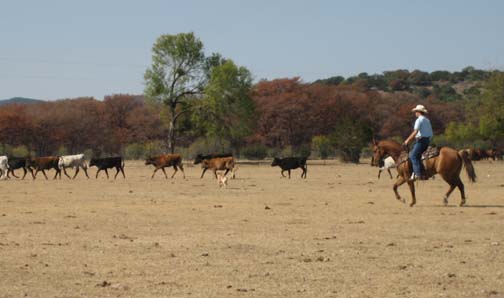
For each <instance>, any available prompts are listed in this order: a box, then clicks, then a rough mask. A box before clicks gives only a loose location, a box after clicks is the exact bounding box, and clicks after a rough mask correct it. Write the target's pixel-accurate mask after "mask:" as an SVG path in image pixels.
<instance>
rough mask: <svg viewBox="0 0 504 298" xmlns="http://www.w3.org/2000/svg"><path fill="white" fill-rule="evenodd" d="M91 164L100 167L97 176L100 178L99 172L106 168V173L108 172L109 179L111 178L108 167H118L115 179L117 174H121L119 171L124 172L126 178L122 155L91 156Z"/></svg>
mask: <svg viewBox="0 0 504 298" xmlns="http://www.w3.org/2000/svg"><path fill="white" fill-rule="evenodd" d="M89 166H90V167H92V166H96V167H97V168H98V171H96V178H97V179H98V173H100V171H101V170H105V174H107V179H109V174H108V171H107V169H112V168H115V169H116V171H117V172H116V174H115V176H114V179H116V178H117V175H118V174H119V171H120V172H121V173H122V175H123V177H124V178H126V175H124V160H123V158H122V157H121V156H116V157H105V158H91V160H90V161H89Z"/></svg>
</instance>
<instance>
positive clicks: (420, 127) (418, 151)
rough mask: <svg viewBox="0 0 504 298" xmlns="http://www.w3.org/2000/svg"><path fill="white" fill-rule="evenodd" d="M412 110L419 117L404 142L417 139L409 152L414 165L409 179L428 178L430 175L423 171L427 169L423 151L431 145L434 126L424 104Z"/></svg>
mask: <svg viewBox="0 0 504 298" xmlns="http://www.w3.org/2000/svg"><path fill="white" fill-rule="evenodd" d="M411 111H412V112H414V113H415V116H416V117H417V119H416V121H415V125H414V126H413V132H412V133H411V134H410V135H409V137H408V138H407V139H406V140H405V141H404V143H403V144H404V145H405V146H407V145H408V144H409V143H410V142H411V141H412V140H413V139H415V140H416V143H415V144H414V145H413V149H412V150H411V152H410V154H409V158H410V160H411V164H412V166H413V173H412V174H411V177H410V178H409V180H410V181H415V180H427V179H428V177H427V176H426V175H425V173H423V172H425V171H424V169H423V165H422V153H424V152H425V150H427V148H428V147H429V143H430V140H431V138H432V136H433V133H432V126H431V123H430V120H429V119H428V118H427V117H425V114H427V109H426V108H425V107H424V106H423V105H417V106H416V107H415V108H414V109H412V110H411Z"/></svg>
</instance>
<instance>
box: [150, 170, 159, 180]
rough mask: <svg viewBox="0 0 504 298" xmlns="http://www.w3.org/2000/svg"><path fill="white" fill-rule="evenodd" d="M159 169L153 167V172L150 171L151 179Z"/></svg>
mask: <svg viewBox="0 0 504 298" xmlns="http://www.w3.org/2000/svg"><path fill="white" fill-rule="evenodd" d="M158 170H159V168H155V169H154V173H152V176H151V179H152V178H154V175H156V172H157V171H158Z"/></svg>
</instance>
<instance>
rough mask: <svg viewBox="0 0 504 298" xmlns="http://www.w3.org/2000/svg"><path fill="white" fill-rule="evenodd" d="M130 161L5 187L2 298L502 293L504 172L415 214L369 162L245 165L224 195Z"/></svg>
mask: <svg viewBox="0 0 504 298" xmlns="http://www.w3.org/2000/svg"><path fill="white" fill-rule="evenodd" d="M125 164H126V169H125V171H127V172H128V173H129V174H128V177H127V178H126V179H117V180H112V179H110V180H107V179H106V177H105V176H100V177H99V178H98V179H86V178H85V177H84V176H78V177H77V178H76V179H75V180H68V179H63V180H59V179H58V180H49V181H47V180H45V179H37V180H31V179H26V180H20V179H10V180H7V181H1V182H0V188H1V192H0V277H1V278H0V297H23V296H26V297H492V298H494V297H504V232H503V231H504V163H503V162H493V161H480V162H475V164H474V166H475V169H476V172H477V174H478V177H479V178H478V182H477V183H476V184H471V183H469V181H468V179H467V176H466V174H465V172H463V173H462V175H461V177H462V180H463V181H464V183H465V185H466V193H467V207H457V205H458V203H459V198H458V197H457V196H453V197H451V198H450V201H449V205H448V206H447V207H443V201H442V199H443V196H444V194H445V192H446V184H445V182H444V181H442V179H436V180H434V181H428V182H419V183H418V184H417V205H416V206H415V207H413V208H410V207H408V205H406V204H402V203H400V202H399V201H397V200H396V199H395V196H394V193H393V190H392V184H393V182H392V181H390V180H389V179H381V180H378V179H377V177H376V168H375V167H370V166H369V161H363V163H362V164H360V165H354V164H339V163H337V162H332V161H328V162H327V164H326V165H322V162H315V161H308V164H309V166H310V177H308V179H301V178H299V176H298V175H296V176H293V177H292V179H290V180H289V179H287V178H280V177H279V175H278V169H277V168H272V167H270V165H269V164H266V163H264V164H261V165H253V164H241V165H239V166H240V175H239V176H238V177H237V179H234V180H229V181H228V184H229V185H228V186H227V188H220V187H219V186H218V184H217V182H216V180H215V178H214V177H212V176H207V177H205V178H204V179H200V178H199V177H200V173H201V169H200V167H199V166H192V165H190V164H189V163H186V164H185V166H186V176H187V178H186V179H183V178H182V177H181V176H175V178H174V179H168V180H166V179H151V175H152V167H147V166H145V165H144V163H143V162H141V161H126V162H125ZM69 171H70V173H73V172H72V170H71V169H70V170H69ZM89 171H91V173H90V175H93V174H95V171H96V168H90V169H89ZM399 191H400V192H401V194H402V195H403V196H404V197H406V198H407V200H409V199H411V198H410V196H409V191H408V189H407V187H406V188H401V189H400V190H399Z"/></svg>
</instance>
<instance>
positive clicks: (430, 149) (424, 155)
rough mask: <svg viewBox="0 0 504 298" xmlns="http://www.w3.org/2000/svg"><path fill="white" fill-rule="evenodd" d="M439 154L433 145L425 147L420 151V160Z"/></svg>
mask: <svg viewBox="0 0 504 298" xmlns="http://www.w3.org/2000/svg"><path fill="white" fill-rule="evenodd" d="M438 155H439V148H438V147H435V146H429V147H427V150H425V152H424V153H422V160H426V159H431V158H434V157H436V156H438Z"/></svg>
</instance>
